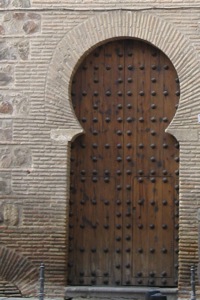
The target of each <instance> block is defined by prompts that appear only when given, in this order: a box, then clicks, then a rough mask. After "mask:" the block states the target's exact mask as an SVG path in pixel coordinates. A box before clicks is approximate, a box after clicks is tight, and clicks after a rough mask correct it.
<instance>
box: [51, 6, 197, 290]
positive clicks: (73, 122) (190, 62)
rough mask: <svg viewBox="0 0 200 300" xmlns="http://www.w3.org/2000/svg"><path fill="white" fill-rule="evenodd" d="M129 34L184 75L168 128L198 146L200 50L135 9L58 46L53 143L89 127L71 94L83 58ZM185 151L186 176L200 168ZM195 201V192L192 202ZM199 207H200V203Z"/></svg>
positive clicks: (105, 17) (93, 21) (84, 25)
mask: <svg viewBox="0 0 200 300" xmlns="http://www.w3.org/2000/svg"><path fill="white" fill-rule="evenodd" d="M123 37H124V38H125V37H126V38H139V39H142V40H144V41H146V42H149V43H151V44H153V45H154V46H156V47H158V48H159V49H160V50H162V51H163V52H164V53H165V54H166V55H167V56H168V57H169V59H170V60H171V62H172V63H173V65H174V66H175V69H176V71H177V73H178V77H179V80H180V88H181V96H180V100H179V108H178V110H177V113H176V115H175V116H174V118H173V120H172V122H171V123H170V125H169V126H168V128H167V130H166V131H167V132H168V133H170V134H172V135H173V136H175V138H176V139H177V141H178V142H179V143H180V149H181V148H182V147H184V145H186V144H187V143H188V142H189V143H190V144H194V145H195V146H196V145H197V144H198V143H199V142H198V127H197V126H198V123H197V122H194V120H196V116H197V114H198V111H199V102H198V99H199V97H200V92H199V90H198V88H197V87H199V86H200V77H199V63H198V59H197V56H198V55H197V52H196V50H195V49H194V48H193V45H192V43H191V42H190V40H189V39H188V38H187V37H186V36H185V35H184V34H183V33H182V32H181V31H179V30H177V28H176V27H175V26H174V25H173V24H171V23H169V22H166V21H165V20H163V19H161V18H159V17H156V16H154V15H152V14H148V13H147V14H143V13H141V12H131V11H128V12H127V11H114V12H106V13H99V14H96V15H95V14H94V16H92V17H90V18H88V19H87V20H86V21H84V22H81V23H80V24H79V25H78V26H76V27H74V28H73V29H72V30H70V31H68V32H67V33H66V35H65V36H64V37H63V38H62V39H61V40H60V42H59V43H58V44H57V46H56V48H55V51H54V53H53V56H52V60H51V63H50V66H49V70H48V74H47V80H46V90H45V111H46V123H45V124H46V126H48V129H49V134H50V136H51V140H52V142H53V143H54V144H55V145H57V147H61V146H63V145H65V146H69V143H70V141H72V140H73V139H74V138H75V137H76V136H77V135H79V134H82V133H83V129H82V128H81V126H80V124H79V122H78V121H77V119H76V117H75V114H74V112H73V109H72V106H71V98H70V93H71V81H72V78H73V75H74V73H75V72H76V70H77V68H78V66H79V64H80V62H81V61H82V60H83V59H84V57H85V56H87V54H88V52H90V51H91V50H92V49H93V48H95V47H96V46H98V45H100V44H101V43H105V41H107V40H112V39H117V38H123ZM188 70H192V76H190V78H188V76H186V74H187V73H188ZM188 100H189V101H188ZM198 145H199V144H198ZM69 148H70V147H68V148H67V159H68V167H67V166H66V168H67V174H69V166H70V163H69V159H70V150H69ZM180 154H181V159H180V173H181V174H182V169H183V170H184V167H185V168H189V167H190V163H191V169H192V168H194V167H193V165H194V162H192V160H191V162H189V163H187V167H186V165H185V164H186V163H185V161H186V160H187V159H188V157H187V154H185V153H181V150H180ZM66 180H67V186H66V197H65V199H64V198H63V199H62V200H60V201H63V202H62V203H66V210H67V213H68V209H69V205H68V203H69V176H68V177H66ZM180 182H181V185H180V203H181V212H183V211H184V208H185V210H187V206H188V194H189V195H190V194H191V187H192V183H190V184H187V186H186V187H184V178H183V177H182V175H181V176H180ZM197 189H198V187H197ZM194 190H195V187H193V193H194ZM66 198H67V202H66ZM191 199H192V195H191V196H190V199H189V200H191ZM195 205H196V208H197V209H198V205H197V204H195ZM194 210H195V209H194ZM195 217H196V215H195ZM195 217H194V218H195ZM187 218H188V220H189V219H191V215H190V214H188V216H186V215H183V218H182V216H181V215H180V219H182V220H183V221H182V223H180V227H181V229H182V230H181V234H180V244H181V242H183V239H184V237H185V236H186V234H187V233H188V236H189V232H190V227H188V228H186V227H185V226H184V224H185V223H186V221H187ZM183 229H184V230H183ZM192 261H194V262H196V258H195V254H194V256H192V258H191V263H192ZM179 262H180V264H181V268H180V269H179V278H180V279H181V278H182V277H183V278H182V279H181V285H180V288H179V292H180V293H181V291H184V290H185V283H184V280H185V279H184V276H182V274H184V273H185V269H186V268H188V262H187V260H186V259H185V257H184V256H179ZM182 272H183V273H182Z"/></svg>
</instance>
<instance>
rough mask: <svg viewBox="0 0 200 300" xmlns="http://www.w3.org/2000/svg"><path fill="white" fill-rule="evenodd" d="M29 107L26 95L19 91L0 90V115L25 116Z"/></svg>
mask: <svg viewBox="0 0 200 300" xmlns="http://www.w3.org/2000/svg"><path fill="white" fill-rule="evenodd" d="M29 109H30V103H29V99H28V97H27V96H25V95H23V94H21V93H17V94H15V93H10V92H7V93H5V92H3V91H1V92H0V116H1V115H2V116H6V115H7V116H15V117H18V116H20V117H22V116H24V117H26V116H28V114H29Z"/></svg>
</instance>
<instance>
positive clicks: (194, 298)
mask: <svg viewBox="0 0 200 300" xmlns="http://www.w3.org/2000/svg"><path fill="white" fill-rule="evenodd" d="M190 271H191V287H192V292H191V298H190V300H196V292H195V266H191V268H190Z"/></svg>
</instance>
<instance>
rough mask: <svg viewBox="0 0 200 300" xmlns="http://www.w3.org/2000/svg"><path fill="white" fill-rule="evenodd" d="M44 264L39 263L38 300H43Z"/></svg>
mask: <svg viewBox="0 0 200 300" xmlns="http://www.w3.org/2000/svg"><path fill="white" fill-rule="evenodd" d="M44 269H45V267H44V264H43V263H41V265H40V278H39V285H40V289H39V300H43V299H44Z"/></svg>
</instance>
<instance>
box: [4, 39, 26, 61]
mask: <svg viewBox="0 0 200 300" xmlns="http://www.w3.org/2000/svg"><path fill="white" fill-rule="evenodd" d="M28 56H29V41H27V40H24V39H22V40H18V41H0V61H5V60H6V61H7V60H11V61H13V60H27V59H28Z"/></svg>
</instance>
